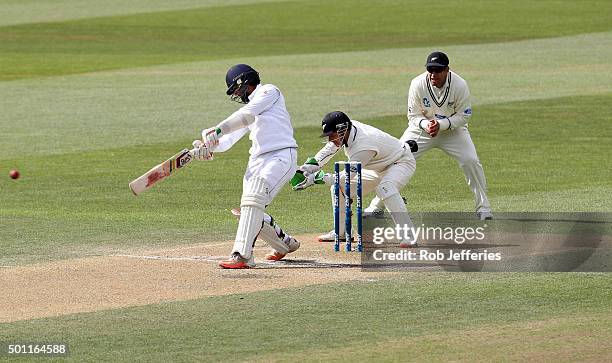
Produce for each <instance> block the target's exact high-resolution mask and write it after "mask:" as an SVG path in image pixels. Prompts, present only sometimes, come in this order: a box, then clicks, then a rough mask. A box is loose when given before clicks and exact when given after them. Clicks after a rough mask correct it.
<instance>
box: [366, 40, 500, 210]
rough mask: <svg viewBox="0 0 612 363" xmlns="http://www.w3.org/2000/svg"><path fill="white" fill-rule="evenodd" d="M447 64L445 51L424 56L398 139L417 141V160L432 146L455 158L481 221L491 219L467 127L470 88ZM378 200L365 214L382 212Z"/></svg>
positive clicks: (483, 177) (374, 201)
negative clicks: (405, 122) (401, 132)
mask: <svg viewBox="0 0 612 363" xmlns="http://www.w3.org/2000/svg"><path fill="white" fill-rule="evenodd" d="M448 64H449V60H448V57H447V56H446V54H444V53H442V52H433V53H431V54H430V55H429V56H428V57H427V61H426V64H425V68H426V72H424V73H422V74H421V75H419V76H417V77H416V78H414V79H413V80H412V82H411V83H410V90H409V91H408V128H407V129H406V131H405V132H404V134H403V135H402V137H401V138H400V140H401V141H408V140H415V141H416V143H417V145H418V151H416V152H415V154H414V157H415V158H416V159H418V158H419V157H420V156H421V155H423V154H424V153H426V152H427V151H428V150H430V149H432V148H439V149H442V150H443V151H444V152H445V153H447V154H448V155H450V156H452V157H453V158H455V160H457V162H458V163H459V166H460V167H461V169H462V170H463V173H464V174H465V179H466V181H467V184H468V186H469V188H470V190H471V191H472V193H473V194H474V201H475V204H476V215H477V216H478V218H480V219H483V220H485V219H492V218H493V213H492V211H491V205H490V204H489V199H488V198H487V181H486V179H485V175H484V171H483V169H482V165H481V164H480V160H479V159H478V155H477V154H476V147H475V146H474V143H473V142H472V138H471V137H470V132H469V131H468V128H467V123H468V120H469V119H470V116H471V115H472V106H471V104H470V91H469V89H468V86H467V83H466V81H465V80H464V79H463V78H461V77H460V76H459V75H458V74H457V73H455V72H452V71H451V70H450V69H449V67H448ZM380 202H381V200H380V198H374V199H373V200H372V202H371V203H370V206H369V207H368V208H366V210H365V211H366V213H373V214H376V213H381V212H382V209H381V203H380Z"/></svg>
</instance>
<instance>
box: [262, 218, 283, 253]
mask: <svg viewBox="0 0 612 363" xmlns="http://www.w3.org/2000/svg"><path fill="white" fill-rule="evenodd" d="M285 236H286V235H285V232H283V230H282V229H281V228H280V227H279V226H278V224H276V222H275V221H274V218H272V216H270V215H268V214H267V213H264V216H263V226H262V227H261V231H260V232H259V238H261V239H262V240H264V241H265V242H266V243H268V245H270V247H272V248H273V249H274V250H275V251H277V252H280V253H284V254H287V253H289V247H288V246H287V244H286V243H285V242H284V241H285Z"/></svg>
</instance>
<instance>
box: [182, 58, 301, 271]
mask: <svg viewBox="0 0 612 363" xmlns="http://www.w3.org/2000/svg"><path fill="white" fill-rule="evenodd" d="M225 82H226V84H227V92H226V94H227V95H228V96H230V98H231V100H233V101H237V102H239V103H243V104H244V106H242V107H241V108H240V109H239V110H238V111H236V112H234V113H233V114H231V115H230V116H229V117H228V118H226V119H225V120H223V121H221V122H220V123H219V124H218V125H217V126H215V127H212V128H209V129H205V130H203V131H202V140H195V141H194V142H193V146H194V157H195V159H196V160H212V152H223V151H226V150H228V149H229V148H231V147H232V146H233V145H234V144H235V143H236V142H238V140H240V139H241V138H242V137H243V136H244V135H246V134H247V133H249V132H250V137H249V138H250V139H251V141H252V145H251V149H250V150H249V154H250V157H249V162H248V164H247V168H246V172H245V174H244V178H243V181H242V198H241V200H240V220H239V222H238V231H237V232H236V238H235V240H234V247H233V249H232V252H231V255H230V257H229V259H227V260H224V261H221V262H219V266H220V267H222V268H231V269H244V268H252V267H255V260H254V257H253V246H254V245H255V240H256V239H257V238H258V237H259V238H261V239H262V240H264V241H266V242H267V243H268V244H269V245H270V246H271V247H272V249H273V250H272V252H271V253H269V254H268V255H266V259H268V260H273V261H277V260H280V259H282V258H283V257H285V255H286V254H287V253H291V252H294V251H295V250H297V249H298V248H299V247H300V243H299V242H298V241H297V240H296V239H295V238H293V237H291V236H290V235H288V234H286V233H284V232H283V230H282V229H281V228H280V227H279V226H278V225H277V224H276V222H275V221H274V219H273V218H272V217H271V216H270V215H268V214H267V213H266V212H265V210H266V207H267V206H268V205H269V204H270V203H271V202H272V200H273V199H274V197H275V196H276V194H278V192H279V191H280V190H281V189H282V187H283V186H284V185H285V184H286V183H287V182H288V181H289V180H290V179H291V177H292V176H293V174H294V173H295V171H296V169H297V143H296V141H295V139H294V138H293V126H292V125H291V120H290V117H289V113H288V112H287V109H286V107H285V98H284V97H283V94H282V93H281V91H280V90H279V89H278V88H277V87H276V86H274V85H272V84H263V85H262V84H260V79H259V73H258V72H257V71H255V69H253V68H252V67H251V66H249V65H246V64H237V65H235V66H233V67H231V68H230V69H229V70H228V71H227V75H226V76H225Z"/></svg>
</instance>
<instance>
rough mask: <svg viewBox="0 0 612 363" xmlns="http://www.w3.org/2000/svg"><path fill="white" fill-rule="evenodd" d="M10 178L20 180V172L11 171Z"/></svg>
mask: <svg viewBox="0 0 612 363" xmlns="http://www.w3.org/2000/svg"><path fill="white" fill-rule="evenodd" d="M9 176H10V177H11V179H18V178H19V170H11V171H10V172H9Z"/></svg>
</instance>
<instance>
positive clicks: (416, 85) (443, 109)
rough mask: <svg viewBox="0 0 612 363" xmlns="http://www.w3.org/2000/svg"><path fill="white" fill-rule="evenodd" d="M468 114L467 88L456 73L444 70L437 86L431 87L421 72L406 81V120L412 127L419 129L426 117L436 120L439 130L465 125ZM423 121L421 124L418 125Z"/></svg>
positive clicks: (426, 75) (468, 97)
mask: <svg viewBox="0 0 612 363" xmlns="http://www.w3.org/2000/svg"><path fill="white" fill-rule="evenodd" d="M471 115H472V106H471V103H470V90H469V88H468V86H467V82H466V81H465V80H464V79H463V78H461V77H460V76H459V75H458V74H457V73H454V72H452V71H449V72H448V76H447V77H446V82H445V83H444V85H443V86H442V87H441V88H437V87H435V86H433V85H432V84H431V82H430V80H429V77H428V73H427V72H424V73H422V74H420V75H418V76H417V77H415V78H414V79H413V80H412V82H410V90H409V91H408V123H409V125H410V127H412V128H419V127H421V128H423V127H425V124H426V122H427V121H428V120H433V119H437V120H438V122H439V123H440V131H441V132H444V131H447V130H453V129H456V128H458V127H461V126H464V125H467V122H468V120H469V118H470V116H471ZM421 121H423V124H421Z"/></svg>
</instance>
